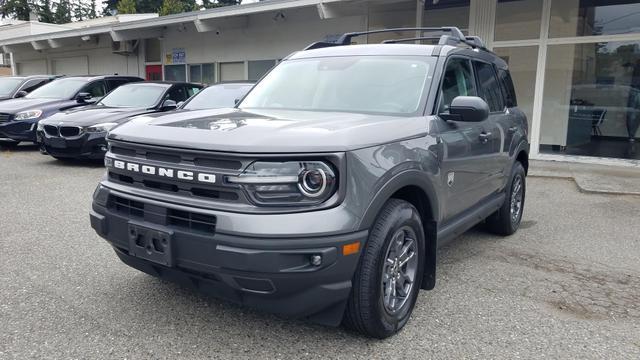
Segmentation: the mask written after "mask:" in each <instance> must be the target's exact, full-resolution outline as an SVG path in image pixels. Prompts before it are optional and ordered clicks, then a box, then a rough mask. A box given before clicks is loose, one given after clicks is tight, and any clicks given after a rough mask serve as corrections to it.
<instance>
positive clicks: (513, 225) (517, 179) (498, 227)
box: [487, 161, 527, 236]
mask: <svg viewBox="0 0 640 360" xmlns="http://www.w3.org/2000/svg"><path fill="white" fill-rule="evenodd" d="M526 190H527V186H526V174H525V171H524V167H523V166H522V164H521V163H520V162H518V161H516V163H515V164H513V169H512V170H511V178H510V179H509V184H508V186H507V188H506V190H505V191H506V192H507V197H506V198H505V199H504V204H502V207H500V209H498V211H496V212H495V213H493V214H492V215H491V216H489V217H488V218H487V228H488V229H489V231H491V232H492V233H494V234H498V235H502V236H508V235H511V234H513V233H515V232H516V231H517V230H518V228H519V227H520V222H521V221H522V213H523V210H524V200H525V195H526ZM518 202H519V206H516V205H517V204H518ZM512 207H513V210H514V212H516V211H517V213H516V214H513V213H512Z"/></svg>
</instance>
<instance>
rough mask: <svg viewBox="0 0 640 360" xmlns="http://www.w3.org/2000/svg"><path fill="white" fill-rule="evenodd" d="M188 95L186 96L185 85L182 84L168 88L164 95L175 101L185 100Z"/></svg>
mask: <svg viewBox="0 0 640 360" xmlns="http://www.w3.org/2000/svg"><path fill="white" fill-rule="evenodd" d="M188 97H189V96H187V92H186V90H185V87H184V86H182V85H177V86H174V87H173V88H172V89H171V90H169V93H168V94H167V96H166V98H167V99H170V100H173V101H175V102H180V101H185V100H187V98H188Z"/></svg>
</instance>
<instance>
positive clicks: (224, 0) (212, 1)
mask: <svg viewBox="0 0 640 360" xmlns="http://www.w3.org/2000/svg"><path fill="white" fill-rule="evenodd" d="M240 3H242V0H202V7H203V8H205V9H211V8H217V7H221V6H229V5H240Z"/></svg>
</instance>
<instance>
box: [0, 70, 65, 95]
mask: <svg viewBox="0 0 640 360" xmlns="http://www.w3.org/2000/svg"><path fill="white" fill-rule="evenodd" d="M59 77H62V76H61V75H31V76H7V77H0V100H9V99H15V98H20V97H24V96H26V95H27V94H29V93H30V92H32V91H33V90H35V89H37V88H39V87H40V86H42V85H44V84H47V83H49V82H51V81H53V80H55V79H57V78H59Z"/></svg>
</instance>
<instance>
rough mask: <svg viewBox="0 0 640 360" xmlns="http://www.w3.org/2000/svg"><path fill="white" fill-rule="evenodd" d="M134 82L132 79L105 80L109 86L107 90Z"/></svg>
mask: <svg viewBox="0 0 640 360" xmlns="http://www.w3.org/2000/svg"><path fill="white" fill-rule="evenodd" d="M134 81H136V80H133V79H107V83H108V84H109V89H111V90H113V89H115V88H117V87H118V86H120V85H124V84H128V83H130V82H134Z"/></svg>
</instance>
